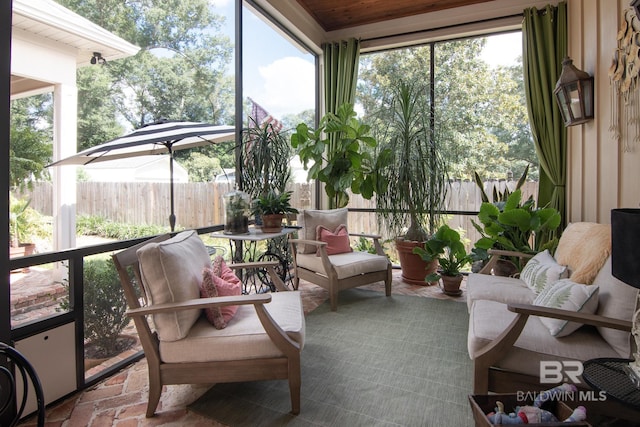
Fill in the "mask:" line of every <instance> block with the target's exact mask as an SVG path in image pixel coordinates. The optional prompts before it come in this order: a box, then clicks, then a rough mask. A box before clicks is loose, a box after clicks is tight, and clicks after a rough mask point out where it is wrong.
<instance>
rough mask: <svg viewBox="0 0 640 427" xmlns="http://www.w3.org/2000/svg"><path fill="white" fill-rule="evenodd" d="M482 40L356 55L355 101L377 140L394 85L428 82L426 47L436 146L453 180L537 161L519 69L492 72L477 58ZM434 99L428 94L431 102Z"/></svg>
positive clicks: (534, 164)
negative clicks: (436, 125) (358, 58)
mask: <svg viewBox="0 0 640 427" xmlns="http://www.w3.org/2000/svg"><path fill="white" fill-rule="evenodd" d="M485 43H486V41H485V39H484V38H473V39H464V40H455V41H448V42H439V43H435V44H430V45H425V46H417V47H409V48H402V49H397V50H391V51H385V52H381V53H374V54H367V55H363V56H362V57H361V63H360V79H359V84H358V94H357V100H358V102H359V104H360V106H361V107H362V110H363V112H364V117H365V119H364V120H366V121H367V122H368V123H373V128H374V132H375V136H376V137H377V138H381V135H383V134H384V132H385V129H386V123H389V114H390V109H389V102H390V94H391V87H392V85H393V83H394V82H397V81H400V80H405V81H416V82H424V81H427V82H428V81H430V75H429V73H430V58H431V49H432V48H433V49H435V50H434V56H435V64H434V65H435V67H434V70H435V76H434V81H435V85H434V87H433V88H432V89H433V93H434V99H433V102H434V105H435V109H434V114H435V115H436V117H435V120H436V122H438V121H440V122H446V123H447V126H443V127H440V128H439V129H440V131H439V134H440V135H439V149H440V150H441V151H442V154H443V156H444V157H445V159H446V161H447V163H448V164H449V169H450V176H451V177H453V178H470V177H472V175H473V172H474V171H478V172H480V173H481V175H483V176H490V177H497V176H496V174H497V175H498V177H505V176H506V174H507V172H508V171H512V172H513V173H514V175H516V176H517V175H520V174H521V173H522V171H523V170H524V168H525V167H526V166H527V165H528V164H529V165H531V170H530V176H534V177H535V176H536V175H537V163H538V162H537V158H536V156H535V152H534V147H533V143H532V139H531V135H530V132H529V127H528V116H527V112H526V104H525V101H524V90H523V84H524V83H523V76H522V67H521V66H520V65H518V66H513V67H498V68H490V67H489V66H488V64H486V63H485V62H484V61H483V60H482V59H481V57H480V53H481V52H482V49H483V47H484V44H485ZM430 101H431V97H429V99H428V102H430Z"/></svg>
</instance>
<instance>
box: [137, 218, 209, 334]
mask: <svg viewBox="0 0 640 427" xmlns="http://www.w3.org/2000/svg"><path fill="white" fill-rule="evenodd" d="M136 255H137V256H138V261H139V262H140V273H141V276H142V284H143V285H144V289H145V292H146V294H147V297H148V298H149V300H150V301H149V302H150V304H153V305H155V304H163V303H170V302H182V301H186V300H190V299H197V298H200V284H201V283H202V270H203V269H204V268H205V267H207V268H211V259H210V258H209V253H208V252H207V248H206V247H205V246H204V243H202V240H200V237H198V234H197V233H196V232H195V231H193V230H190V231H183V232H182V233H179V234H177V235H176V236H174V237H172V238H171V239H168V240H165V241H162V242H151V243H149V244H147V245H145V246H143V247H141V248H140V249H138V251H137V252H136ZM201 311H202V310H183V311H176V312H173V313H162V314H156V315H154V316H153V322H154V324H155V326H156V330H157V332H158V338H160V340H162V341H175V340H180V339H182V338H184V337H185V336H187V334H188V333H189V329H190V328H191V326H192V325H193V324H194V323H195V322H196V320H198V318H199V317H200V313H201Z"/></svg>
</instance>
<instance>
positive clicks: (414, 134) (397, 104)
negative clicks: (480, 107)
mask: <svg viewBox="0 0 640 427" xmlns="http://www.w3.org/2000/svg"><path fill="white" fill-rule="evenodd" d="M426 89H427V88H425V87H422V86H420V85H419V84H414V83H407V82H404V81H401V82H400V83H399V84H398V85H397V86H396V87H394V91H393V98H392V101H391V106H390V111H392V112H393V116H392V117H391V118H389V119H388V121H387V123H386V126H387V131H386V132H385V134H384V135H382V136H381V137H380V150H381V151H380V154H379V156H378V158H379V159H380V163H382V164H386V165H387V166H386V167H385V168H382V169H380V170H379V172H378V173H379V176H380V183H381V184H386V183H393V185H388V186H385V187H381V188H380V189H379V190H378V196H377V197H376V203H377V208H378V219H379V222H381V228H383V227H384V228H386V229H388V230H389V231H390V233H391V235H393V236H396V237H399V236H402V235H404V238H405V239H406V240H412V241H425V240H426V239H427V238H428V237H429V234H430V233H432V232H433V231H434V230H435V228H436V224H437V223H438V221H439V218H440V214H439V212H440V211H441V210H442V208H443V206H444V200H445V197H446V193H447V184H448V180H447V177H448V175H447V165H446V163H445V161H444V158H443V157H442V154H441V153H442V150H441V147H440V145H439V144H440V142H441V140H440V134H439V131H437V130H436V129H434V128H433V127H432V126H431V123H430V120H429V119H430V113H429V111H428V109H427V102H426V100H427V93H428V91H427V90H426ZM407 227H408V228H407Z"/></svg>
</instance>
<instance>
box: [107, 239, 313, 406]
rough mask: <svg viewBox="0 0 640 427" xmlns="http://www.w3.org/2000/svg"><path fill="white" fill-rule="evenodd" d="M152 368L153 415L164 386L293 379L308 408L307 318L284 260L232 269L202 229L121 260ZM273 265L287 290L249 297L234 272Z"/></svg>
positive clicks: (293, 393)
mask: <svg viewBox="0 0 640 427" xmlns="http://www.w3.org/2000/svg"><path fill="white" fill-rule="evenodd" d="M113 260H114V263H115V265H116V269H117V270H118V273H119V276H120V281H121V283H122V287H123V289H124V293H125V296H126V299H127V304H128V306H129V310H128V311H127V315H128V316H130V317H132V318H133V320H134V322H135V326H136V329H137V332H138V335H139V337H140V342H141V344H142V348H143V349H144V353H145V357H146V359H147V363H148V369H149V399H148V405H147V412H146V415H147V417H151V416H153V415H154V413H155V410H156V407H157V406H158V402H159V400H160V395H161V393H162V388H163V385H167V384H197V383H205V384H215V383H223V382H242V381H257V380H274V379H287V380H288V382H289V392H290V397H291V412H292V413H293V414H297V413H299V411H300V384H301V377H300V352H301V351H302V348H303V346H304V336H305V321H304V313H303V310H302V301H301V298H300V293H299V292H297V291H287V292H284V291H285V290H286V288H285V286H284V283H282V281H281V280H280V277H278V276H277V274H276V273H275V270H274V266H275V265H277V262H267V263H244V264H231V265H229V266H227V265H226V264H224V261H223V260H222V258H220V257H218V258H216V260H214V263H213V265H212V263H211V259H210V258H209V254H208V252H207V249H206V247H205V246H204V244H203V242H202V240H201V239H200V237H199V236H198V235H197V234H196V232H195V231H185V232H182V233H179V234H177V235H176V236H174V237H171V236H170V235H163V236H159V237H157V238H154V239H151V240H148V241H145V242H143V243H141V244H139V245H136V246H133V247H131V248H128V249H125V250H123V251H121V252H119V253H116V254H114V255H113ZM256 267H261V268H266V269H267V271H268V272H269V274H270V276H271V278H272V280H273V281H274V283H275V284H276V286H277V287H278V289H279V290H283V292H274V293H268V294H261V295H241V283H240V282H239V280H238V279H237V278H236V277H235V275H234V274H233V272H232V269H234V268H256Z"/></svg>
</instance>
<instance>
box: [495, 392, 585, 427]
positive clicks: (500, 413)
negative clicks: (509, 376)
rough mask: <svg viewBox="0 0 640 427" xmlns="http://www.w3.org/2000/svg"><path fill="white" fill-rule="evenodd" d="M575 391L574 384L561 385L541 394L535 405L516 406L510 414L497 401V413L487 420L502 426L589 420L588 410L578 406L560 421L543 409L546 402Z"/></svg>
mask: <svg viewBox="0 0 640 427" xmlns="http://www.w3.org/2000/svg"><path fill="white" fill-rule="evenodd" d="M575 391H577V388H576V386H575V385H573V384H562V385H559V386H557V387H554V388H552V389H550V390H547V391H544V392H542V393H540V395H539V396H538V397H536V399H535V400H534V402H533V405H525V406H516V408H515V411H514V412H510V413H506V412H504V404H503V403H502V402H501V401H496V408H495V412H490V413H488V414H487V418H489V421H491V423H493V424H500V425H504V424H532V423H557V422H559V421H562V422H567V423H568V422H576V421H584V420H586V419H587V410H586V409H585V407H584V406H578V407H577V408H576V409H575V410H574V411H573V413H572V414H571V415H570V416H569V417H568V418H566V419H564V420H558V418H557V417H556V416H555V415H554V414H553V413H552V412H550V411H546V410H544V409H542V404H543V403H545V402H546V401H548V400H550V399H555V398H557V396H562V395H566V394H568V393H574V392H575Z"/></svg>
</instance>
